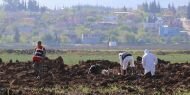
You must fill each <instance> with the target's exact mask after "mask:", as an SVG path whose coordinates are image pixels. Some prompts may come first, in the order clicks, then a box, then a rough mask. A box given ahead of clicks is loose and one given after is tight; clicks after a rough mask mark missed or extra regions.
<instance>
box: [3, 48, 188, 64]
mask: <svg viewBox="0 0 190 95" xmlns="http://www.w3.org/2000/svg"><path fill="white" fill-rule="evenodd" d="M119 52H120V51H65V52H57V53H52V52H51V53H47V56H48V57H49V58H50V59H55V58H57V57H59V56H62V57H63V58H64V62H65V64H67V65H73V64H78V62H79V61H81V60H83V61H86V60H109V61H114V62H118V61H119V60H118V53H119ZM130 52H131V53H132V54H133V55H134V57H135V58H136V57H137V56H142V55H143V51H135V50H134V51H130ZM154 53H155V54H156V55H157V57H158V58H160V59H163V60H166V61H170V62H171V63H184V62H190V54H189V52H188V53H185V51H183V52H182V51H164V52H160V51H154ZM0 58H2V60H3V61H4V62H9V61H10V60H13V62H14V61H16V60H19V61H22V62H26V61H31V60H32V54H25V53H24V54H20V53H15V52H12V53H7V52H2V53H0Z"/></svg>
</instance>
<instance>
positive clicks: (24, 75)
mask: <svg viewBox="0 0 190 95" xmlns="http://www.w3.org/2000/svg"><path fill="white" fill-rule="evenodd" d="M137 59H138V60H139V59H140V57H139V58H137ZM43 64H44V66H47V67H46V70H45V71H44V76H43V77H41V78H40V79H38V78H36V74H35V72H34V69H33V67H32V62H23V63H22V62H16V63H1V64H0V88H1V91H0V92H1V93H0V95H1V94H2V95H6V94H7V93H8V94H10V95H38V94H35V92H32V91H30V89H25V88H42V87H49V88H51V87H55V86H56V85H61V86H63V87H69V86H73V85H87V86H88V87H90V88H93V89H96V88H98V87H108V86H109V85H111V84H118V85H121V86H123V87H121V88H122V90H127V92H125V93H123V94H124V95H125V94H130V93H132V92H135V91H136V90H135V89H133V88H130V87H125V85H131V86H138V87H140V88H141V89H143V90H144V93H143V94H146V95H147V94H151V93H153V92H155V91H158V92H160V93H164V94H172V93H174V92H175V91H176V90H177V89H179V88H181V89H186V90H190V64H188V63H175V64H171V63H170V62H167V61H164V60H159V62H158V65H157V67H156V76H155V77H153V78H149V77H144V75H143V68H142V66H141V64H140V62H138V61H137V62H135V65H136V74H135V75H127V76H120V75H117V74H118V73H119V67H120V66H119V63H117V62H110V61H107V60H88V61H80V62H79V64H77V65H73V66H67V65H64V62H63V59H62V58H61V57H59V58H57V59H55V60H46V61H44V62H43ZM93 64H100V65H102V66H103V67H104V68H105V69H107V68H110V69H112V71H113V72H112V74H110V75H109V76H108V75H101V74H99V75H93V74H88V69H89V68H90V66H91V65H93ZM44 68H45V67H44ZM3 90H4V91H3ZM5 90H6V91H5ZM93 93H96V94H97V95H98V94H101V93H98V92H91V93H89V94H93ZM137 93H138V92H137ZM43 94H44V95H49V94H50V93H41V94H40V95H43ZM115 94H116V95H118V94H121V92H116V93H115ZM123 94H122V95H123ZM51 95H52V93H51Z"/></svg>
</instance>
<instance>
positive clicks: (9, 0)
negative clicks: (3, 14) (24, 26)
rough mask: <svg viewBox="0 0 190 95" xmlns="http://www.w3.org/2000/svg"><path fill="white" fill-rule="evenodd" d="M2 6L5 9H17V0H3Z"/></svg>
mask: <svg viewBox="0 0 190 95" xmlns="http://www.w3.org/2000/svg"><path fill="white" fill-rule="evenodd" d="M3 2H4V8H5V10H7V11H17V10H18V9H19V5H20V1H19V0H3Z"/></svg>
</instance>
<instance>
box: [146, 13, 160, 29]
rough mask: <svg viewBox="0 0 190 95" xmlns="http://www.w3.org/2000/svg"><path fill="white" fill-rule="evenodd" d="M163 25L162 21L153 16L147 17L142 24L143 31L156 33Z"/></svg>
mask: <svg viewBox="0 0 190 95" xmlns="http://www.w3.org/2000/svg"><path fill="white" fill-rule="evenodd" d="M162 24H163V19H162V18H161V17H157V16H155V15H149V16H148V17H147V18H146V21H145V23H144V29H145V30H148V31H158V30H159V27H160V26H161V25H162Z"/></svg>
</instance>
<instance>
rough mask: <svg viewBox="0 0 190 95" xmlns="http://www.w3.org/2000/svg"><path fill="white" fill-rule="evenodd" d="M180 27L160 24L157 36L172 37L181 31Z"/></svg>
mask: <svg viewBox="0 0 190 95" xmlns="http://www.w3.org/2000/svg"><path fill="white" fill-rule="evenodd" d="M180 31H181V28H179V27H171V26H168V25H163V26H160V28H159V36H162V37H172V36H176V35H179V34H180V33H181V32H180Z"/></svg>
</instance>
